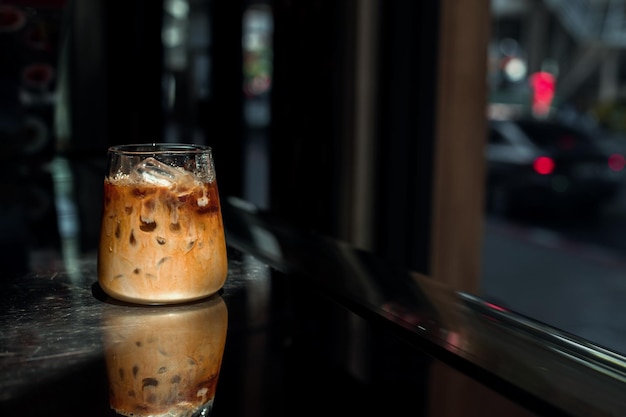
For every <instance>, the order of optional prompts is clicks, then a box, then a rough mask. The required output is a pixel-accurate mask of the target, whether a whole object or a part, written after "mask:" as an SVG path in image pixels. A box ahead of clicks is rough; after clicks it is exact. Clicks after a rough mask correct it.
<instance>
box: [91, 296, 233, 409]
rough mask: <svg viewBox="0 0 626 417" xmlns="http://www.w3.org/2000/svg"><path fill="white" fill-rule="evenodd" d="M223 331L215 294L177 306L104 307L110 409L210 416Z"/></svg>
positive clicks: (223, 310)
mask: <svg viewBox="0 0 626 417" xmlns="http://www.w3.org/2000/svg"><path fill="white" fill-rule="evenodd" d="M227 327H228V312H227V307H226V303H225V302H224V300H223V299H222V297H220V296H219V295H218V294H216V295H214V296H212V297H209V298H208V299H206V300H201V301H198V302H195V303H187V304H181V305H167V306H132V307H131V306H128V305H114V304H109V305H107V306H106V308H105V309H104V312H103V331H104V334H103V345H104V352H105V361H106V368H107V375H108V382H109V403H110V406H111V408H112V409H113V410H115V412H116V413H117V414H120V415H124V416H131V417H155V416H168V417H189V416H209V415H210V412H211V409H212V406H213V403H214V401H215V394H216V390H217V384H218V379H219V374H220V368H221V365H222V358H223V354H224V347H225V344H226V334H227Z"/></svg>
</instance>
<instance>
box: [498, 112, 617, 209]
mask: <svg viewBox="0 0 626 417" xmlns="http://www.w3.org/2000/svg"><path fill="white" fill-rule="evenodd" d="M486 160H487V188H486V194H487V209H488V210H489V211H490V212H492V213H499V214H512V213H513V211H522V210H524V211H525V212H529V211H531V212H532V211H534V212H536V211H537V210H558V211H559V212H561V211H562V210H564V209H565V210H567V211H570V212H574V211H576V212H586V213H588V214H593V213H595V212H597V211H598V210H599V209H601V208H602V207H603V206H605V205H606V204H608V203H610V202H611V201H612V200H613V199H614V198H615V196H616V195H617V193H618V192H619V189H620V187H621V186H622V177H623V171H624V167H625V165H626V159H625V158H624V156H623V155H622V154H620V153H611V152H609V151H608V150H607V149H606V148H605V147H604V146H603V144H602V142H601V139H600V138H598V137H596V136H594V135H593V134H591V132H590V131H588V130H585V129H582V128H576V127H573V126H570V125H568V124H564V123H562V122H558V121H547V120H536V119H523V120H506V121H500V120H490V121H489V136H488V140H487V146H486Z"/></svg>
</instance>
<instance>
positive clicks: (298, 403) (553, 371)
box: [0, 203, 626, 416]
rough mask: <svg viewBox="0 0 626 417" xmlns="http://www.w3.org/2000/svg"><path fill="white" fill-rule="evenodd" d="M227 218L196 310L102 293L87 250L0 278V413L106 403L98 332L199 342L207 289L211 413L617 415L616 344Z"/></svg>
mask: <svg viewBox="0 0 626 417" xmlns="http://www.w3.org/2000/svg"><path fill="white" fill-rule="evenodd" d="M224 218H225V222H226V226H227V241H228V244H229V250H228V251H229V276H228V280H227V282H226V285H225V286H224V288H223V289H222V290H221V291H220V293H219V294H217V295H215V296H213V297H211V298H209V299H206V300H201V301H199V302H196V303H193V305H192V306H190V307H187V308H188V309H189V308H191V309H197V310H200V311H202V309H203V308H205V307H206V309H207V310H206V313H207V315H206V316H202V317H204V318H203V319H201V320H198V321H194V320H195V319H193V318H191V316H189V317H190V318H189V319H184V320H179V321H174V322H173V323H178V324H176V325H168V326H169V327H163V329H168V330H163V331H160V330H159V328H160V327H159V326H161V325H163V326H165V325H166V323H172V321H171V320H170V319H171V318H172V317H174V318H175V317H177V316H178V315H179V314H180V309H181V308H183V309H184V308H185V307H183V306H169V307H168V306H161V307H158V308H157V310H156V311H157V312H156V313H154V312H153V311H148V310H146V308H142V307H138V306H128V305H124V304H122V303H119V302H116V301H115V300H112V299H110V298H108V297H107V296H105V295H104V294H103V293H102V291H101V290H100V288H99V287H98V285H97V278H96V259H95V257H94V256H92V255H88V254H87V255H85V254H82V255H80V256H76V257H74V258H72V259H70V258H68V257H67V256H65V257H62V256H59V257H54V256H52V257H49V258H47V259H45V261H42V262H40V263H39V264H38V265H37V267H36V268H31V270H29V271H27V272H25V273H19V274H7V275H6V276H4V279H3V280H2V282H1V284H0V285H1V290H2V292H1V300H2V302H1V303H0V415H2V416H13V415H19V416H47V415H49V416H79V415H80V416H85V415H89V416H112V415H116V413H115V412H114V411H113V410H112V409H111V398H112V396H114V395H115V392H114V389H113V388H112V385H111V382H112V381H111V380H112V377H115V375H114V374H111V373H108V372H107V357H106V356H107V345H106V343H107V340H109V339H110V336H111V335H112V334H113V335H114V336H115V337H122V336H124V335H126V334H129V333H128V332H129V331H130V330H133V329H134V330H133V331H134V332H135V333H132V332H131V333H130V334H137V332H144V331H147V330H149V331H150V332H151V333H149V334H151V335H157V336H158V335H159V334H161V333H164V332H166V331H170V330H171V329H172V328H175V327H177V326H178V327H181V328H186V327H188V326H189V329H190V330H189V332H191V333H193V334H195V335H197V337H198V338H199V339H198V340H203V342H201V343H199V344H198V346H197V349H200V350H202V349H204V348H205V347H206V345H207V344H210V343H212V342H210V340H212V339H211V338H210V335H209V336H207V337H208V338H206V339H204V338H203V337H204V336H203V334H202V331H201V330H199V329H198V326H200V327H201V326H203V325H204V324H203V323H205V322H206V321H210V320H212V317H213V316H212V315H211V314H212V313H211V311H212V310H211V308H212V307H210V306H211V305H214V304H215V303H216V302H219V303H222V302H223V304H224V305H225V307H226V308H225V310H224V311H222V313H220V314H223V313H224V312H226V311H227V335H226V340H225V348H224V349H223V354H222V358H221V359H222V363H221V370H220V372H219V378H218V379H215V378H213V379H211V378H209V379H206V381H203V383H206V384H207V385H203V387H204V388H206V389H209V387H212V386H213V385H210V384H215V387H216V394H215V400H214V403H213V408H212V411H211V415H214V416H270V415H271V416H283V415H284V416H287V415H289V416H291V415H298V416H314V415H315V416H317V415H319V414H320V413H325V412H328V411H329V410H331V409H332V410H333V411H335V412H339V413H347V414H350V415H364V416H380V415H400V416H402V415H407V416H408V415H410V416H439V415H455V416H456V415H471V416H474V415H481V416H501V415H509V416H538V415H545V416H561V415H562V416H590V415H594V416H619V415H626V398H625V397H624V396H623V395H622V393H623V392H624V390H626V382H625V381H626V361H625V360H624V358H623V357H622V356H621V355H618V354H616V353H614V352H610V351H607V350H606V349H603V348H601V347H599V346H595V345H593V344H591V343H589V342H587V341H585V340H581V339H578V338H576V337H574V336H572V335H568V334H565V333H563V332H560V331H559V330H558V329H554V328H550V327H549V326H546V325H544V324H542V323H538V322H536V321H533V320H531V319H528V318H526V317H523V316H520V315H518V314H516V313H515V312H513V311H509V310H506V309H505V308H502V307H500V306H497V305H494V304H491V303H489V302H487V301H485V300H481V299H480V298H477V297H474V296H472V295H470V294H463V293H458V292H455V291H453V290H451V289H449V288H446V287H445V286H442V285H440V284H438V283H436V282H434V281H432V280H431V279H429V278H428V277H424V276H421V275H419V274H415V273H412V272H410V271H404V270H401V269H398V268H395V267H393V266H391V265H388V264H385V263H384V262H382V261H381V260H379V259H377V258H375V257H373V256H371V255H370V254H368V253H365V252H362V251H358V250H355V249H354V248H351V247H350V246H349V245H346V244H343V243H341V242H336V241H332V240H329V239H325V238H323V237H320V236H314V235H310V234H307V233H303V232H301V231H297V230H294V229H291V228H290V227H289V226H287V225H285V224H283V223H281V222H279V221H277V220H276V219H272V217H271V216H269V215H267V214H264V213H260V212H257V211H255V210H252V209H250V208H249V207H248V208H246V207H245V206H241V205H237V204H229V203H226V204H225V205H224ZM216 300H217V301H216ZM150 309H155V307H150ZM111 317H113V318H114V319H113V320H112V319H111ZM119 317H121V318H122V319H121V320H118V319H116V318H119ZM163 317H167V319H165V318H163ZM179 317H187V316H182V315H181V316H179ZM129 326H134V327H133V328H132V329H130V330H129ZM142 334H143V333H142ZM181 334H183V333H181ZM120 335H121V336H120ZM145 340H149V337H147V338H143V339H142V338H140V337H137V341H136V344H140V343H149V342H146V341H145ZM183 343H188V342H186V341H185V337H184V336H181V339H180V348H181V349H182V348H183ZM119 346H125V345H124V344H121V345H119ZM128 346H132V344H128ZM178 347H179V346H177V345H176V344H173V345H171V349H172V351H177V348H178ZM117 353H118V354H119V355H123V354H124V352H117ZM145 360H147V359H145V358H141V357H139V358H138V359H137V363H138V365H137V366H136V368H137V371H136V372H141V371H140V368H141V366H140V364H141V363H143V362H142V361H145ZM129 368H131V369H133V372H135V366H134V365H133V366H131V365H129ZM159 370H160V371H162V372H164V373H165V372H167V371H169V369H167V366H165V365H164V366H163V367H162V369H160V368H159ZM174 376H175V377H174V378H172V379H170V380H171V381H175V382H178V381H179V379H178V378H179V376H180V375H179V374H175V375H174ZM144 380H147V381H148V382H147V383H144V388H145V387H146V386H147V387H148V388H149V389H153V388H154V387H155V386H156V383H155V382H154V381H153V379H151V378H144ZM146 384H147V385H146ZM206 389H204V390H197V391H198V392H202V393H205V392H206ZM211 389H212V388H211ZM133 394H135V393H133Z"/></svg>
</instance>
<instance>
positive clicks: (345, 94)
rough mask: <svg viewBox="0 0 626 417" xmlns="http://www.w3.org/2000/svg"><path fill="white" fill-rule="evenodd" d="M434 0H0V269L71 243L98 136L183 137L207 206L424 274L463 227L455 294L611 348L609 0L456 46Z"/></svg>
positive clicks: (615, 56)
mask: <svg viewBox="0 0 626 417" xmlns="http://www.w3.org/2000/svg"><path fill="white" fill-rule="evenodd" d="M452 3H453V2H450V1H448V0H441V1H428V2H413V1H409V0H407V1H400V0H398V1H389V2H388V1H382V0H379V1H376V0H363V1H345V2H336V1H331V0H329V1H312V0H311V1H298V2H292V1H287V0H267V1H252V0H232V1H228V2H223V1H222V2H220V1H215V0H161V1H154V0H152V1H148V0H129V1H126V2H123V4H122V3H120V2H107V1H105V0H93V1H91V0H90V1H80V0H75V1H71V0H47V1H46V0H31V1H28V0H14V1H9V0H1V1H0V51H2V54H3V57H2V59H0V92H1V93H0V145H1V147H0V160H1V162H2V163H1V164H0V167H1V169H2V175H1V176H0V181H2V189H3V193H2V196H1V197H0V253H2V258H0V259H2V266H3V269H4V270H6V271H7V274H9V275H12V274H15V275H16V274H20V273H24V272H27V271H29V270H32V269H36V268H38V267H42V266H43V267H45V266H46V265H47V264H48V263H51V262H53V260H54V259H56V258H57V257H58V256H61V257H62V258H63V260H64V262H65V263H66V264H67V265H68V266H70V267H71V265H72V264H73V263H75V262H77V259H78V258H79V257H80V256H81V255H84V254H93V253H94V251H95V248H96V246H97V243H98V234H99V216H100V204H101V197H100V192H101V184H102V176H103V173H104V162H105V155H106V149H107V147H108V146H111V145H115V144H122V143H133V142H192V143H203V144H209V145H211V146H212V147H213V148H214V153H215V159H216V167H217V175H218V184H219V187H220V194H221V195H222V198H223V199H224V201H233V202H236V201H241V200H245V201H248V202H250V203H253V204H254V205H256V206H257V207H258V208H259V209H262V210H267V211H270V212H272V213H273V214H276V215H277V216H279V217H280V218H281V219H283V220H286V221H289V222H291V223H292V224H294V225H296V226H297V227H301V228H303V229H305V230H307V231H314V232H316V233H321V234H325V235H329V236H332V237H335V238H339V239H342V240H346V241H349V242H351V243H353V244H355V245H356V246H359V247H362V248H364V249H367V250H371V251H373V252H375V253H376V254H378V255H380V256H383V257H385V258H387V259H389V260H390V261H391V262H395V263H400V264H402V265H404V266H406V267H408V268H410V269H412V270H416V271H418V272H422V273H425V274H429V275H434V276H439V275H440V274H439V273H438V272H437V271H438V269H437V268H439V267H438V266H437V261H436V259H438V257H439V253H438V252H437V251H439V250H440V249H439V246H438V245H437V244H433V241H434V239H438V238H437V230H439V229H438V228H434V226H433V225H441V224H443V225H444V226H445V225H446V224H448V223H447V221H446V219H453V220H454V219H456V218H460V217H464V216H465V217H467V219H465V220H463V221H466V222H469V223H470V229H471V230H478V232H477V233H470V235H471V236H470V237H469V238H467V237H466V234H464V233H461V232H462V231H461V230H459V233H458V234H457V233H456V229H455V227H456V224H455V223H454V222H452V223H449V224H450V225H451V226H450V227H449V228H448V229H446V228H445V227H444V228H443V230H444V232H445V234H446V235H447V236H446V239H447V240H448V241H449V242H452V243H451V245H452V246H454V245H455V244H456V243H458V245H457V246H459V249H458V250H459V251H464V252H468V253H470V255H468V256H470V257H471V258H472V259H471V260H470V262H468V264H469V265H470V267H469V268H466V269H464V268H465V265H466V264H463V263H462V262H461V263H459V264H458V265H459V268H458V269H459V270H460V271H461V274H466V275H467V276H468V277H469V279H470V280H471V281H473V284H472V285H469V288H471V289H472V290H473V291H478V292H480V293H481V295H483V296H484V297H487V298H489V299H491V300H493V301H494V302H498V303H500V304H502V305H504V306H507V307H509V308H512V309H514V310H517V311H519V312H521V313H523V314H526V315H528V316H531V317H533V318H536V319H539V320H542V321H545V322H547V323H549V324H552V325H554V326H556V327H559V328H561V329H563V330H566V331H570V332H572V333H575V334H577V335H579V336H583V337H586V338H589V339H590V340H592V341H594V342H596V343H599V344H602V345H604V346H606V347H609V348H612V349H614V350H617V351H624V352H626V303H625V302H624V300H626V194H625V191H626V169H625V167H626V100H625V97H626V96H625V93H626V90H625V88H624V87H622V84H623V83H622V81H626V56H625V55H624V54H623V53H622V51H623V49H624V46H626V25H625V23H626V0H491V1H490V2H489V1H487V0H484V1H472V2H469V3H468V4H470V5H474V6H476V7H475V10H476V12H475V13H471V14H469V15H467V17H466V19H468V20H470V19H474V21H473V22H474V23H473V25H474V26H472V24H467V23H465V26H463V25H460V26H459V27H461V28H464V27H465V28H468V27H469V28H473V27H478V28H479V29H480V34H482V33H484V42H483V43H481V44H480V47H478V48H469V49H466V50H464V51H463V53H462V54H458V55H457V54H448V52H449V51H450V49H449V48H446V43H445V40H446V39H448V38H447V36H448V35H449V34H450V33H452V32H451V29H450V26H447V25H446V24H442V23H441V22H442V20H445V18H446V16H450V11H449V8H450V5H451V4H452ZM457 23H459V22H457ZM460 23H464V22H463V21H460ZM483 31H484V32H483ZM453 35H454V36H456V39H458V38H459V37H463V36H464V34H463V33H462V31H461V32H460V33H457V32H454V33H453V34H450V35H449V36H453ZM465 35H467V34H465ZM481 36H482V35H481ZM480 39H483V38H480ZM467 62H479V63H480V65H479V67H478V68H479V70H480V71H481V72H480V73H479V76H480V80H479V82H478V83H474V84H476V87H475V88H477V91H479V93H478V94H472V95H469V96H468V95H467V94H466V95H465V96H463V97H461V99H462V100H461V101H462V102H463V103H465V104H464V107H463V106H462V107H460V108H461V110H463V109H471V111H470V112H467V113H466V114H465V113H464V114H458V113H457V112H456V109H458V108H459V107H455V106H450V107H447V106H446V105H443V104H442V103H444V104H445V103H446V102H445V99H442V98H441V97H442V94H444V93H445V92H446V91H449V90H448V89H457V90H458V89H459V88H458V86H459V85H462V84H463V80H462V79H461V78H459V79H458V81H457V82H454V83H452V84H454V85H453V86H452V87H450V86H449V85H448V84H449V82H450V79H449V78H446V76H445V71H442V68H452V69H454V68H457V67H459V68H462V67H463V65H466V63H467ZM453 80H455V79H453ZM470 81H472V82H473V80H470ZM465 82H466V83H467V81H465ZM483 87H484V88H483ZM461 90H462V89H461ZM442 91H443V92H444V93H442ZM463 91H464V90H463ZM463 117H467V118H469V119H471V120H475V122H473V123H472V124H471V125H472V126H474V127H475V128H473V129H469V130H466V131H465V132H463V134H462V135H458V134H457V135H455V136H454V138H453V140H452V141H451V142H450V143H448V144H447V146H448V147H449V148H446V147H442V145H441V140H440V139H441V133H440V132H441V131H442V130H445V129H443V128H442V125H445V123H446V121H448V120H450V121H452V122H451V123H453V124H454V121H455V120H464V119H463ZM455 141H456V142H455ZM446 143H447V142H446ZM455 144H456V145H458V146H455ZM441 149H444V150H443V151H442V150H441ZM446 149H453V150H452V151H451V152H452V153H453V154H454V155H456V156H454V155H452V154H451V155H450V158H449V159H447V156H446V154H445V152H446V151H445V150H446ZM455 149H456V150H455ZM459 152H461V153H462V152H469V153H468V155H469V154H471V155H479V158H480V160H479V164H478V165H477V166H479V169H474V170H470V171H468V172H463V171H462V168H463V167H462V166H459V165H458V164H457V163H456V162H458V161H459V160H461V161H462V160H463V159H462V158H463V156H462V154H461V155H460V156H459ZM455 158H456V159H455ZM468 158H469V159H471V158H472V157H471V156H468ZM448 173H450V174H449V175H461V176H464V177H467V178H468V179H467V180H466V181H468V183H469V184H470V187H469V188H467V187H465V185H464V184H467V183H464V184H460V185H459V186H458V187H456V188H454V187H451V188H449V187H442V185H441V183H440V182H439V178H444V179H445V178H447V177H446V176H447V175H448ZM441 195H450V196H452V197H450V198H449V200H450V203H449V204H450V208H449V210H448V209H446V207H444V209H446V210H447V211H446V210H441V207H442V206H441V205H440V204H438V203H437V204H435V203H436V202H438V201H439V200H438V199H440V198H441V197H440V196H441ZM444 212H445V213H448V212H449V213H452V214H451V215H449V216H450V217H447V218H446V217H440V216H443V214H441V213H444ZM463 213H467V214H466V215H465V214H463ZM442 219H443V220H442ZM438 227H439V226H438ZM474 254H477V255H476V256H475V255H474ZM444 258H445V256H444ZM474 258H478V259H474ZM433 259H435V261H433ZM443 262H444V263H445V260H444V261H443ZM450 262H451V263H453V264H454V263H455V259H452V260H451V261H449V263H450ZM440 263H441V261H440ZM462 279H463V278H461V280H462ZM452 281H454V280H452Z"/></svg>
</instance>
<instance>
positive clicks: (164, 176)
mask: <svg viewBox="0 0 626 417" xmlns="http://www.w3.org/2000/svg"><path fill="white" fill-rule="evenodd" d="M131 178H132V179H134V180H135V181H141V182H145V183H148V184H152V185H158V186H160V187H167V188H169V189H170V190H172V191H175V192H177V193H178V194H179V195H184V194H185V193H189V192H191V190H192V189H193V186H194V183H195V177H194V176H193V174H191V173H190V172H187V171H185V170H184V169H182V168H177V167H173V166H170V165H167V164H164V163H163V162H161V161H158V160H157V159H155V158H152V157H149V158H146V159H144V160H143V161H141V162H139V163H138V164H137V165H135V166H134V168H133V170H132V171H131Z"/></svg>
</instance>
